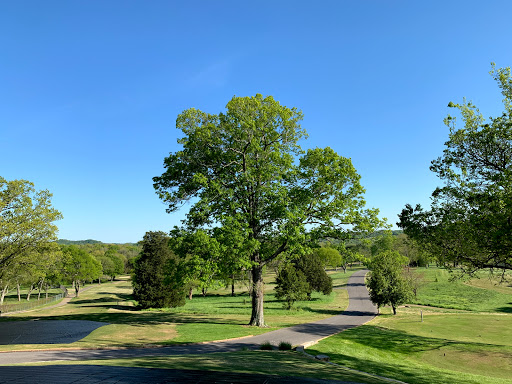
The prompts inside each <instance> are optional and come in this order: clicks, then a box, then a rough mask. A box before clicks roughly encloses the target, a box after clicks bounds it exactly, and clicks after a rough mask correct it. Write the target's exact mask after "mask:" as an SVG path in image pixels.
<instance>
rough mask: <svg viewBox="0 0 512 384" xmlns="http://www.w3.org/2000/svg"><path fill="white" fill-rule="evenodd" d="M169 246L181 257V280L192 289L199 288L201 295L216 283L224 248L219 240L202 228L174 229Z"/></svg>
mask: <svg viewBox="0 0 512 384" xmlns="http://www.w3.org/2000/svg"><path fill="white" fill-rule="evenodd" d="M169 244H170V247H171V249H172V250H173V251H174V253H175V254H176V255H177V256H178V257H179V258H180V259H181V268H180V271H181V274H182V276H181V280H182V281H183V283H184V284H187V285H188V288H189V299H192V290H193V289H194V288H200V289H201V290H202V292H203V296H204V295H206V291H207V290H208V288H210V287H212V286H213V285H215V284H216V277H217V275H218V273H219V271H220V257H221V255H222V254H223V253H224V252H225V249H224V248H223V247H222V246H221V244H219V242H218V241H217V240H216V239H215V238H214V237H212V236H210V235H209V234H208V233H206V232H205V231H203V230H197V231H194V232H186V231H183V230H179V229H175V230H174V231H171V240H170V243H169Z"/></svg>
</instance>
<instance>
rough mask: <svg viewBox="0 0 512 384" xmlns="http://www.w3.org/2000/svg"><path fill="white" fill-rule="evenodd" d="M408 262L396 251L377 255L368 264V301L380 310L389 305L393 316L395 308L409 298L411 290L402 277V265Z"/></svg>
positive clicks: (406, 280)
mask: <svg viewBox="0 0 512 384" xmlns="http://www.w3.org/2000/svg"><path fill="white" fill-rule="evenodd" d="M407 263H408V260H407V258H406V257H405V256H402V255H400V253H398V252H397V251H389V250H387V251H384V252H382V253H379V254H377V255H376V256H375V257H374V258H373V259H372V260H371V262H370V269H371V271H370V273H369V277H368V280H367V283H366V285H367V287H368V290H369V292H370V299H371V300H372V302H373V303H374V304H377V306H378V307H379V308H380V307H382V306H384V305H391V307H392V308H393V314H395V315H396V308H397V307H398V306H399V305H401V304H403V303H405V302H407V300H409V299H410V298H411V295H412V288H411V286H410V282H409V279H408V278H407V277H406V276H405V275H404V265H407Z"/></svg>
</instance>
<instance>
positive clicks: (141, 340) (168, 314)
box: [0, 271, 353, 351]
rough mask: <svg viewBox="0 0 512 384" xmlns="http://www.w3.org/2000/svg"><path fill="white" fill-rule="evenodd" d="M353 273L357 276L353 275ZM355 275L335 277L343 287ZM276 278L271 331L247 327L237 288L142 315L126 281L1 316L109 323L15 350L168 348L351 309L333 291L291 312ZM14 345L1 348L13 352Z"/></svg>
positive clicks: (270, 299)
mask: <svg viewBox="0 0 512 384" xmlns="http://www.w3.org/2000/svg"><path fill="white" fill-rule="evenodd" d="M352 272H353V271H352ZM350 274H351V273H347V274H343V276H339V277H336V279H337V280H338V281H339V284H340V285H342V284H343V281H346V280H347V279H348V276H350ZM274 277H275V275H274V276H273V275H272V274H268V275H267V276H266V279H267V284H266V287H267V293H266V294H265V320H266V322H267V324H268V326H269V327H268V328H258V327H249V326H247V325H246V324H247V323H248V322H249V319H250V314H251V306H250V297H249V295H248V294H247V293H244V292H243V291H242V290H243V287H238V289H237V293H236V296H234V297H231V295H230V293H231V291H230V289H220V290H215V291H212V292H211V293H208V294H207V295H206V297H202V296H201V295H195V296H194V298H193V300H191V301H188V300H187V303H186V305H185V306H184V307H179V308H174V309H162V310H148V311H139V310H137V309H136V308H135V306H134V302H133V301H132V300H131V292H132V289H131V284H130V282H129V281H127V280H122V281H116V282H114V283H110V282H109V283H104V284H101V285H93V286H92V288H91V289H90V290H88V291H85V292H83V293H81V294H80V297H79V298H74V299H72V300H71V302H70V303H69V304H66V305H65V306H62V307H58V308H51V309H41V310H37V311H33V312H27V313H21V314H13V316H12V317H8V318H7V317H2V318H0V322H1V321H13V320H33V319H54V320H91V321H101V322H105V323H108V325H106V326H103V327H100V328H98V329H96V330H95V331H93V332H92V333H91V334H90V335H88V336H87V337H85V338H84V339H82V340H80V341H78V342H75V343H72V344H57V345H17V346H16V349H17V350H23V349H37V348H39V349H40V348H77V347H78V348H103V347H133V346H141V345H169V344H176V343H193V342H202V341H213V340H223V339H229V338H237V337H244V336H249V335H257V334H261V333H264V332H268V331H271V330H274V329H277V328H281V327H287V326H291V325H295V324H300V323H305V322H310V321H314V320H317V319H321V318H325V317H328V316H331V315H334V314H337V313H340V312H341V311H343V310H344V309H345V308H346V306H347V305H348V295H347V292H346V290H335V291H334V292H333V293H332V294H331V295H329V296H324V295H321V294H313V299H312V300H311V301H307V302H300V303H298V305H297V308H296V309H295V310H292V311H288V310H285V309H284V308H283V306H282V304H281V302H280V301H278V300H276V299H275V297H274V294H273V292H272V291H271V290H270V289H271V287H272V279H273V278H274ZM12 349H13V346H0V351H2V350H12Z"/></svg>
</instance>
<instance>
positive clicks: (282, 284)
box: [275, 263, 311, 309]
mask: <svg viewBox="0 0 512 384" xmlns="http://www.w3.org/2000/svg"><path fill="white" fill-rule="evenodd" d="M275 292H276V297H277V298H278V299H284V300H285V308H286V309H292V307H293V304H294V303H295V302H296V301H300V300H307V298H308V296H309V295H310V294H311V286H310V285H309V283H308V281H307V279H306V276H305V275H304V273H302V271H301V270H300V269H297V268H295V267H294V266H293V265H292V264H289V263H286V264H285V266H284V267H283V268H282V269H281V270H280V271H279V274H278V275H277V278H276V288H275Z"/></svg>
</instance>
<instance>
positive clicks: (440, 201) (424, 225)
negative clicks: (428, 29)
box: [397, 64, 512, 274]
mask: <svg viewBox="0 0 512 384" xmlns="http://www.w3.org/2000/svg"><path fill="white" fill-rule="evenodd" d="M490 73H491V75H492V76H493V78H494V79H495V80H496V81H497V83H498V86H499V87H500V88H501V92H502V94H503V96H504V99H503V104H504V107H505V111H504V112H503V113H502V115H501V116H498V117H490V118H489V120H488V121H485V119H484V118H483V116H482V114H481V113H480V111H479V110H478V108H477V107H476V106H474V105H473V104H472V103H471V102H468V101H466V100H465V99H464V101H463V103H462V104H455V103H452V102H450V103H449V105H448V106H449V107H451V108H455V109H457V110H458V111H459V112H460V114H461V116H462V121H463V124H464V125H463V127H459V128H457V126H456V118H455V117H452V116H450V115H448V117H447V118H446V119H445V124H446V125H447V126H448V127H449V129H450V132H449V137H448V141H447V142H446V143H445V150H444V153H443V156H441V157H439V158H438V159H436V160H434V161H432V165H431V167H430V169H431V170H432V171H433V172H434V173H436V175H437V176H438V177H439V178H440V179H441V180H442V181H443V182H444V186H443V187H440V188H437V189H436V190H435V191H434V192H433V193H432V206H431V208H430V210H427V211H425V210H423V208H422V207H421V206H420V205H416V207H414V208H413V207H412V206H411V205H409V204H408V205H406V207H405V208H404V209H403V210H402V212H401V214H400V215H399V218H400V221H399V223H397V224H398V225H399V226H400V227H401V228H403V229H404V232H405V233H406V234H407V235H408V236H409V237H411V238H412V239H414V240H417V241H418V242H419V243H421V244H422V245H423V246H424V247H425V248H427V249H429V250H430V251H431V252H432V253H433V254H436V256H437V257H438V258H439V260H440V261H441V262H442V263H448V262H451V263H453V264H454V265H460V266H461V267H462V270H463V272H465V273H468V274H473V273H474V272H476V271H477V270H479V269H483V268H490V269H491V270H494V269H497V270H501V271H503V272H504V271H506V270H510V269H512V237H511V236H510V234H511V233H512V78H511V76H510V68H501V69H496V68H495V66H494V64H493V66H492V70H491V72H490Z"/></svg>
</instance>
